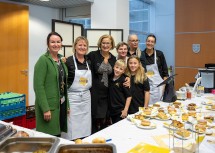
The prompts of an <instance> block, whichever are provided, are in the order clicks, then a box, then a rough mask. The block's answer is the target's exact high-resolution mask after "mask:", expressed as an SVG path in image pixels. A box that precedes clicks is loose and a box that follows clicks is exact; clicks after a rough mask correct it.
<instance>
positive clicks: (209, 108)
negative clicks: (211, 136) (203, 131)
mask: <svg viewBox="0 0 215 153" xmlns="http://www.w3.org/2000/svg"><path fill="white" fill-rule="evenodd" d="M205 109H207V110H211V111H215V109H212V108H211V106H205Z"/></svg>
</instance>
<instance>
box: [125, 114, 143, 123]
mask: <svg viewBox="0 0 215 153" xmlns="http://www.w3.org/2000/svg"><path fill="white" fill-rule="evenodd" d="M134 116H135V114H131V115H128V116H127V119H128V120H129V121H131V122H132V123H139V122H141V121H140V120H138V119H136V118H134Z"/></svg>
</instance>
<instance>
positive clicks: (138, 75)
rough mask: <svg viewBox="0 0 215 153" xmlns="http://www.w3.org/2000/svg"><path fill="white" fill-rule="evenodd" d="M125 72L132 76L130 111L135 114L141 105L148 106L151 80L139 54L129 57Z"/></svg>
mask: <svg viewBox="0 0 215 153" xmlns="http://www.w3.org/2000/svg"><path fill="white" fill-rule="evenodd" d="M125 74H126V75H127V76H129V77H130V78H131V95H132V100H131V104H130V107H129V111H128V113H129V114H134V113H136V112H138V111H139V107H148V103H149V98H150V94H149V91H150V86H149V81H148V78H147V76H146V74H145V70H144V68H143V67H142V65H141V62H140V58H139V57H138V56H136V55H132V56H130V57H129V58H128V61H127V69H126V71H125Z"/></svg>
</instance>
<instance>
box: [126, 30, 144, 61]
mask: <svg viewBox="0 0 215 153" xmlns="http://www.w3.org/2000/svg"><path fill="white" fill-rule="evenodd" d="M128 45H129V49H128V53H127V56H128V57H130V56H132V55H137V56H138V57H140V55H141V50H140V48H139V47H138V46H139V40H138V36H137V35H136V34H130V35H129V36H128Z"/></svg>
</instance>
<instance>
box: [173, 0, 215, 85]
mask: <svg viewBox="0 0 215 153" xmlns="http://www.w3.org/2000/svg"><path fill="white" fill-rule="evenodd" d="M214 6H215V1H214V0H204V1H203V0H175V71H176V73H177V74H179V75H178V76H177V77H176V81H175V85H176V88H179V87H180V86H184V83H185V82H188V83H189V82H193V81H195V80H193V79H194V77H195V75H196V74H197V72H198V68H204V66H205V63H215V50H214V49H215V42H214V40H215V18H214V14H215V9H214ZM192 44H200V46H201V51H200V52H199V53H197V54H196V53H193V51H192Z"/></svg>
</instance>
